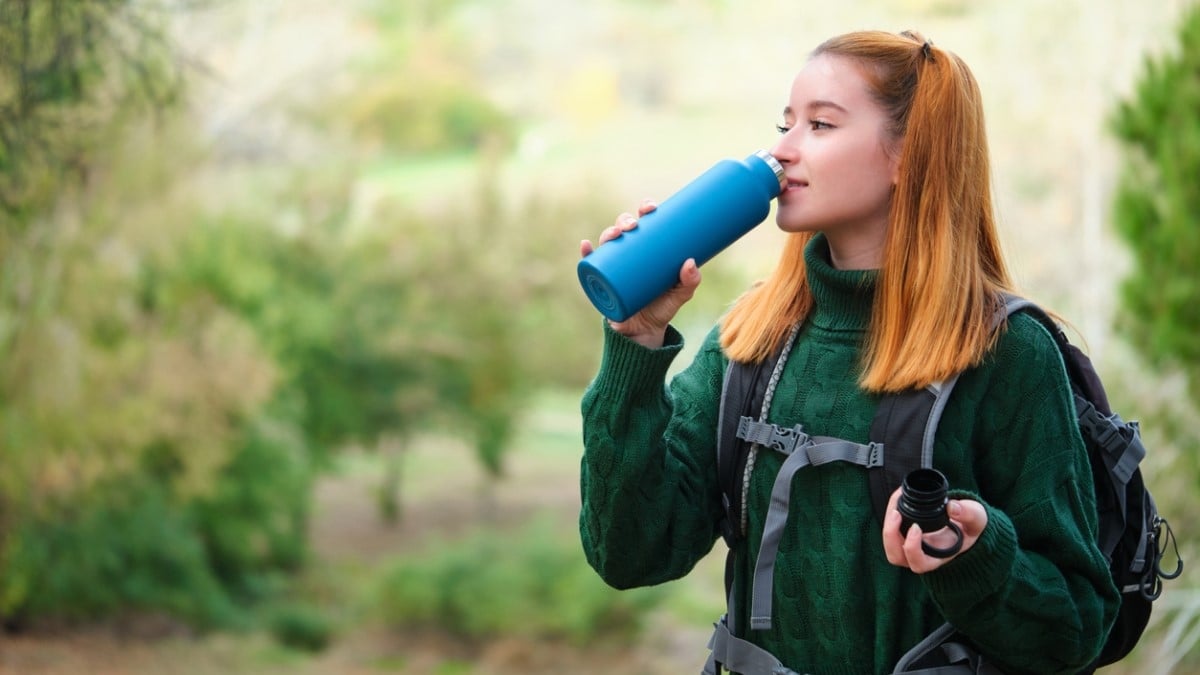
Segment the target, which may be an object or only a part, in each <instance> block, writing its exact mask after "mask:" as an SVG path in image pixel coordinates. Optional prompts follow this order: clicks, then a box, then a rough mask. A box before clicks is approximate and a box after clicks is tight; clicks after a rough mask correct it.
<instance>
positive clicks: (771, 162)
mask: <svg viewBox="0 0 1200 675" xmlns="http://www.w3.org/2000/svg"><path fill="white" fill-rule="evenodd" d="M754 155H755V156H756V157H758V158H759V159H761V160H762V161H764V162H766V163H767V166H769V167H771V171H774V172H775V178H776V179H777V180H778V181H779V187H780V188H784V187H787V176H785V175H784V173H783V165H782V164H780V163H779V160H777V159H775V156H774V155H772V154H771V153H769V152H767V151H766V150H757V151H755V153H754Z"/></svg>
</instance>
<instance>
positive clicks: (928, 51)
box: [900, 30, 933, 61]
mask: <svg viewBox="0 0 1200 675" xmlns="http://www.w3.org/2000/svg"><path fill="white" fill-rule="evenodd" d="M900 35H901V36H902V37H906V38H908V39H909V40H912V41H913V42H920V43H921V56H923V57H925V60H926V61H932V60H933V40H930V39H928V38H926V37H925V36H924V35H921V34H920V33H917V32H916V31H911V30H906V31H903V32H901V33H900Z"/></svg>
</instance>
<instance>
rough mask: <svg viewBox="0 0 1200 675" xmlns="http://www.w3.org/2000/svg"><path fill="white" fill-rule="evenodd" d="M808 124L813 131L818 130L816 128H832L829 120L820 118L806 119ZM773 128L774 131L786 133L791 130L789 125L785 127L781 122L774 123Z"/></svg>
mask: <svg viewBox="0 0 1200 675" xmlns="http://www.w3.org/2000/svg"><path fill="white" fill-rule="evenodd" d="M808 126H809V127H812V130H813V131H818V130H821V129H832V128H833V125H832V124H830V123H829V122H822V121H821V120H809V121H808ZM775 130H776V131H778V132H779V133H780V134H786V133H787V132H789V131H791V130H792V128H791V127H785V126H783V125H782V124H776V125H775Z"/></svg>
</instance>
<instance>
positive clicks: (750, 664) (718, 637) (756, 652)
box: [701, 620, 801, 675]
mask: <svg viewBox="0 0 1200 675" xmlns="http://www.w3.org/2000/svg"><path fill="white" fill-rule="evenodd" d="M714 628H715V630H714V631H713V636H712V639H711V640H709V642H708V648H709V649H710V650H712V653H711V654H710V655H709V657H708V663H707V664H705V666H704V670H703V671H701V673H702V675H716V674H717V673H718V672H719V670H718V669H719V668H722V667H723V668H725V669H726V670H728V671H730V672H734V673H740V674H741V675H801V674H800V673H797V672H796V671H794V670H792V669H790V668H788V667H787V666H785V665H783V664H782V663H781V662H780V661H779V659H777V658H775V656H774V655H773V654H771V652H768V651H767V650H765V649H763V648H762V647H759V646H758V645H756V644H753V643H751V642H748V641H746V640H743V639H741V638H739V637H736V636H734V634H733V633H731V632H730V631H729V627H728V626H727V625H725V622H724V620H722V621H720V622H718V623H717V624H716V626H715V627H714ZM717 664H720V665H719V666H718V665H717Z"/></svg>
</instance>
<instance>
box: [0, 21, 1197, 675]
mask: <svg viewBox="0 0 1200 675" xmlns="http://www.w3.org/2000/svg"><path fill="white" fill-rule="evenodd" d="M863 28H880V29H885V30H892V31H897V32H898V31H901V30H905V29H916V30H919V31H921V32H923V33H924V34H925V35H927V36H928V37H930V38H931V39H932V40H933V41H934V42H935V43H936V44H938V45H939V46H941V47H943V48H946V49H949V50H951V51H954V52H956V53H958V54H959V55H961V56H962V57H963V58H964V59H965V60H966V61H967V63H968V64H970V66H971V67H972V68H973V70H974V73H975V75H976V77H977V79H978V80H979V82H980V86H981V88H982V90H983V92H984V98H985V102H986V105H987V113H988V116H989V118H988V124H989V132H990V137H991V143H992V145H991V149H992V156H993V163H994V177H995V186H994V188H995V196H996V202H997V208H998V211H999V220H1000V225H1001V228H1002V231H1003V237H1004V243H1005V246H1006V248H1007V252H1008V255H1009V257H1010V261H1011V263H1012V266H1013V269H1014V271H1015V273H1016V275H1017V278H1018V281H1019V283H1020V284H1021V285H1022V287H1023V288H1024V289H1025V290H1026V292H1027V293H1028V294H1029V295H1031V296H1032V297H1034V298H1036V299H1038V300H1039V301H1041V302H1042V303H1043V304H1045V305H1047V306H1049V307H1052V308H1054V309H1056V310H1057V311H1059V312H1060V313H1061V314H1062V315H1063V316H1064V317H1066V318H1067V319H1069V320H1070V321H1071V322H1072V324H1073V326H1074V328H1075V331H1076V332H1075V337H1076V338H1078V341H1079V342H1080V343H1081V344H1085V345H1086V346H1087V348H1088V351H1089V352H1090V354H1091V355H1092V356H1093V358H1094V359H1095V360H1096V361H1097V363H1098V365H1099V367H1100V369H1101V372H1102V373H1103V375H1104V377H1105V380H1106V382H1107V383H1108V386H1109V389H1110V395H1111V396H1112V397H1113V399H1114V403H1115V404H1116V405H1115V407H1116V408H1117V409H1118V410H1120V411H1121V413H1122V414H1123V416H1125V417H1126V418H1136V419H1140V420H1142V423H1143V429H1144V435H1145V437H1146V440H1147V445H1148V446H1149V447H1150V456H1149V457H1148V458H1147V460H1146V462H1145V463H1144V464H1143V467H1144V470H1145V471H1146V476H1147V481H1148V482H1149V484H1150V486H1151V488H1152V489H1153V490H1154V494H1155V497H1156V498H1157V499H1158V501H1159V508H1160V510H1161V511H1162V512H1163V513H1164V515H1166V516H1167V517H1168V518H1170V519H1171V521H1172V524H1173V525H1174V530H1175V534H1176V536H1177V538H1178V543H1179V547H1180V549H1181V552H1182V553H1183V556H1184V558H1191V559H1195V558H1196V553H1195V551H1196V544H1197V542H1200V530H1198V529H1197V528H1196V525H1195V522H1196V520H1195V518H1194V515H1195V514H1196V512H1197V511H1196V496H1197V489H1198V487H1200V462H1198V461H1197V449H1198V446H1200V432H1198V431H1197V424H1196V422H1197V402H1198V400H1200V340H1197V339H1196V337H1195V336H1196V334H1197V333H1196V330H1197V329H1200V311H1198V310H1197V307H1200V304H1198V303H1197V301H1198V300H1200V272H1198V271H1197V266H1198V264H1200V228H1198V227H1197V225H1196V223H1197V220H1198V219H1200V181H1198V180H1197V178H1196V177H1197V176H1200V13H1198V11H1197V9H1196V6H1195V4H1194V3H1193V2H1189V1H1184V0H1153V1H1152V2H1147V1H1146V0H1099V1H1097V0H1054V1H1053V2H1044V1H1043V0H841V1H840V2H837V3H833V4H828V3H826V4H820V3H797V2H784V1H783V0H761V1H759V2H753V3H748V2H747V3H734V2H732V1H731V0H608V1H604V0H575V1H574V2H570V3H564V2H556V1H554V0H507V1H505V2H489V1H485V0H343V2H338V3H330V2H320V1H317V0H0V672H3V673H56V674H57V673H102V674H117V673H122V674H124V673H128V674H136V675H141V674H144V673H145V674H149V673H156V674H157V673H179V674H181V675H199V674H201V673H268V674H270V673H334V674H341V673H355V674H358V673H435V674H440V675H452V674H455V675H457V674H479V675H484V674H496V675H507V674H509V673H560V672H572V673H585V674H586V673H597V674H598V673H611V672H627V673H643V674H646V675H657V674H660V673H661V674H666V673H679V672H695V671H696V670H698V668H699V666H700V664H701V663H702V662H703V660H704V657H705V655H706V650H705V644H706V642H707V638H708V634H709V631H710V630H711V622H712V621H713V620H714V619H715V618H716V617H717V616H718V615H719V614H720V613H721V611H722V609H723V600H722V597H723V590H722V564H723V551H722V550H719V549H721V547H720V546H718V550H715V551H714V553H713V554H712V555H711V556H710V557H709V559H706V560H705V561H704V562H702V563H701V565H700V566H699V567H698V568H697V569H696V570H695V571H694V572H693V573H692V574H691V575H690V576H689V577H688V578H687V579H685V580H681V581H678V582H672V583H670V584H666V585H663V586H660V587H655V588H650V589H641V590H637V591H628V592H617V591H614V590H612V589H609V588H607V587H606V586H605V585H604V584H603V583H602V582H600V581H599V579H598V578H597V577H596V576H595V574H594V573H593V572H591V570H590V569H589V568H588V567H587V565H586V563H585V562H584V560H583V556H582V553H581V551H580V550H579V543H578V535H577V531H576V526H575V518H576V516H577V509H578V468H579V455H580V452H581V441H580V429H579V419H578V400H579V396H580V394H581V392H582V389H583V387H584V386H585V385H586V383H587V382H588V380H589V378H590V377H591V376H592V374H593V373H594V371H595V368H596V366H597V360H598V355H599V348H600V335H601V331H600V318H599V315H598V314H597V313H596V312H595V310H593V309H592V308H591V306H590V305H589V304H588V302H587V300H586V299H585V297H584V296H583V293H582V292H581V291H580V290H579V287H578V284H577V282H576V280H575V273H574V266H575V261H576V259H577V256H578V243H579V241H580V239H584V238H590V239H595V238H596V237H597V236H598V234H599V232H600V231H601V229H603V228H604V227H605V226H607V225H609V224H611V222H612V221H613V218H614V217H615V215H616V214H617V213H619V212H620V211H624V210H631V209H632V208H633V207H634V206H636V204H637V203H638V201H640V200H641V199H643V198H647V197H650V198H655V199H659V200H661V199H664V198H666V197H667V196H669V194H670V193H671V192H672V191H673V190H674V189H676V188H678V187H680V186H682V185H683V184H684V183H686V182H687V181H688V180H690V179H691V178H692V177H693V176H695V175H697V174H698V173H700V172H701V171H702V170H704V169H705V168H707V167H708V166H710V165H711V164H712V163H714V162H715V161H717V160H718V159H721V158H725V157H736V158H741V157H745V156H746V155H748V154H750V153H751V152H753V151H754V150H756V149H758V148H764V147H770V146H771V145H772V144H773V143H774V141H775V130H774V125H775V124H776V123H777V122H778V121H779V113H780V110H781V108H782V106H783V105H784V103H785V99H786V96H787V93H788V89H789V86H790V82H791V78H792V76H793V75H794V73H795V72H796V71H797V70H798V69H799V67H800V66H801V65H802V63H803V61H804V59H805V56H806V54H807V53H808V52H809V51H810V50H811V49H812V48H813V47H815V46H816V45H817V44H818V43H820V42H821V41H823V40H824V39H826V38H828V37H831V36H833V35H835V34H838V33H842V32H846V31H850V30H857V29H863ZM779 241H780V238H779V234H778V232H777V231H775V230H774V228H773V227H772V226H771V225H770V224H767V225H764V226H763V227H760V228H758V229H757V230H756V231H754V232H753V233H752V234H750V235H749V236H747V237H745V238H744V239H743V240H741V241H739V242H738V243H737V244H735V245H734V246H733V247H731V248H730V249H728V250H727V251H726V252H725V253H724V254H722V255H721V256H720V257H718V258H717V259H716V260H714V261H713V262H712V263H710V264H709V265H708V266H706V267H705V281H704V284H703V286H702V287H701V289H700V291H699V294H698V296H697V299H696V301H694V302H693V303H691V304H690V305H689V306H688V307H686V308H685V310H684V312H683V313H682V314H681V315H680V317H679V326H680V328H681V330H682V331H683V332H684V334H685V336H687V338H688V339H689V340H690V342H691V344H693V345H694V344H696V343H697V342H699V341H700V339H701V338H702V337H703V335H704V333H705V332H706V331H707V330H708V328H709V327H710V326H711V325H712V324H713V322H714V321H715V320H716V319H717V317H719V315H720V313H721V312H722V311H723V310H724V308H725V307H726V306H727V304H728V303H729V302H730V301H731V300H732V299H733V298H734V297H736V295H737V294H738V293H739V292H740V291H741V290H742V289H744V288H745V287H746V286H747V285H748V284H749V283H752V282H753V281H754V280H755V279H758V278H760V277H762V276H764V275H765V274H766V273H767V271H769V269H770V268H771V266H772V265H773V264H774V262H775V251H776V250H777V249H778V244H779ZM686 356H687V355H686V354H685V357H684V358H681V359H680V360H679V362H680V365H682V364H683V363H685V362H686V361H687V358H686ZM1156 607H1157V608H1156V610H1155V616H1154V619H1153V624H1152V627H1151V632H1150V633H1149V634H1148V635H1147V637H1146V638H1144V639H1143V642H1142V644H1141V645H1140V646H1139V648H1138V650H1137V651H1136V652H1135V654H1134V655H1133V656H1132V657H1131V658H1130V659H1129V660H1128V661H1126V662H1125V663H1123V664H1120V665H1118V666H1114V667H1113V668H1111V669H1110V670H1109V672H1114V673H1171V672H1174V673H1196V672H1200V653H1198V652H1197V650H1196V649H1195V645H1196V642H1197V639H1198V635H1200V618H1198V616H1197V615H1198V613H1200V590H1197V587H1196V583H1195V581H1194V580H1193V579H1190V578H1189V575H1188V574H1187V573H1185V574H1184V576H1183V578H1182V579H1181V580H1178V581H1175V582H1173V583H1172V584H1171V585H1169V586H1168V588H1167V592H1166V594H1165V595H1164V596H1163V599H1162V600H1160V601H1159V602H1158V603H1157V605H1156Z"/></svg>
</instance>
